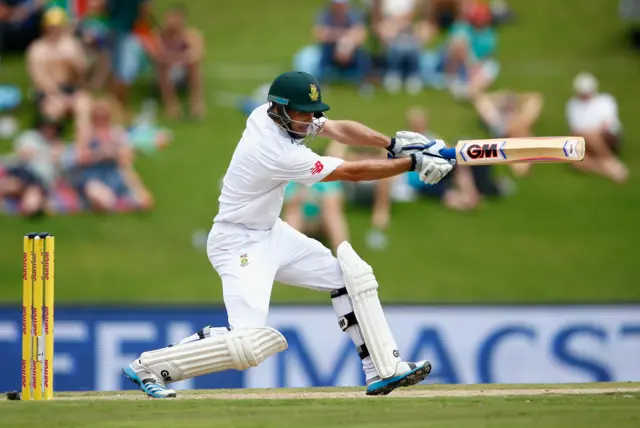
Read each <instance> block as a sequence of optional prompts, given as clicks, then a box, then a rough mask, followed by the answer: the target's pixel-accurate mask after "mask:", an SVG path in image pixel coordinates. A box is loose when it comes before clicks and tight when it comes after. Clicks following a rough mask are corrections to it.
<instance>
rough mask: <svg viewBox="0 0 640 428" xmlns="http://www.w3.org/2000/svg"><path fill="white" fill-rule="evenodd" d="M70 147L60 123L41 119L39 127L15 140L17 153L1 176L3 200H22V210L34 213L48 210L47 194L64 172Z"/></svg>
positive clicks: (28, 213) (0, 184) (15, 151)
mask: <svg viewBox="0 0 640 428" xmlns="http://www.w3.org/2000/svg"><path fill="white" fill-rule="evenodd" d="M65 149H66V146H65V144H64V143H63V142H62V141H61V140H60V138H59V127H58V125H57V124H56V123H54V122H51V121H49V120H47V119H46V118H43V119H41V122H40V123H39V126H38V129H37V130H28V131H24V132H23V133H21V134H20V135H19V136H18V138H16V140H15V143H14V155H13V156H12V157H10V158H9V160H8V161H7V162H5V167H6V173H5V174H4V177H0V200H1V199H2V198H5V197H10V198H14V199H17V200H18V205H19V207H20V210H21V213H22V214H23V215H26V216H31V215H34V214H38V213H43V212H44V211H45V210H46V209H47V196H48V195H49V192H50V191H51V190H52V188H53V186H54V184H55V182H56V180H57V178H58V176H59V175H60V174H61V172H62V155H63V153H64V151H65Z"/></svg>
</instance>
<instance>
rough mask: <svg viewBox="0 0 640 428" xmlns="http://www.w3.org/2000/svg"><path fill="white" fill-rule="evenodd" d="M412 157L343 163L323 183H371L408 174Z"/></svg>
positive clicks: (411, 164)
mask: <svg viewBox="0 0 640 428" xmlns="http://www.w3.org/2000/svg"><path fill="white" fill-rule="evenodd" d="M413 162H414V160H413V159H412V158H411V157H405V158H400V159H368V160H361V161H355V162H343V163H342V164H341V165H340V166H339V167H337V168H336V169H335V170H333V171H332V172H331V174H329V175H327V176H326V177H325V178H324V179H322V181H325V182H328V181H371V180H379V179H382V178H388V177H393V176H395V175H398V174H402V173H403V172H408V171H409V170H410V169H411V168H412V166H413Z"/></svg>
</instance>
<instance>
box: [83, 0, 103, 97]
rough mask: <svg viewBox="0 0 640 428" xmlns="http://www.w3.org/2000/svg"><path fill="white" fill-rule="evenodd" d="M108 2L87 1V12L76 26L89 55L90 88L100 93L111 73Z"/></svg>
mask: <svg viewBox="0 0 640 428" xmlns="http://www.w3.org/2000/svg"><path fill="white" fill-rule="evenodd" d="M106 7H107V0H87V3H86V11H85V13H84V15H83V16H82V17H81V18H80V19H79V21H78V23H77V26H76V35H77V36H78V38H79V39H80V41H81V42H82V45H83V47H84V51H85V53H86V54H87V59H88V63H89V71H88V76H87V84H88V87H89V88H90V89H91V90H93V91H100V90H102V89H103V88H104V86H105V85H106V83H107V79H108V77H109V75H110V73H111V57H110V52H109V49H110V47H111V29H110V27H109V18H108V16H107V9H106Z"/></svg>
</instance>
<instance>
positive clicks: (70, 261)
mask: <svg viewBox="0 0 640 428" xmlns="http://www.w3.org/2000/svg"><path fill="white" fill-rule="evenodd" d="M154 3H155V4H157V5H158V6H157V7H158V9H159V11H162V10H163V8H164V7H166V5H167V4H168V3H169V1H168V0H159V1H157V2H154ZM322 3H323V1H321V0H313V1H311V0H305V1H296V2H292V1H290V0H272V1H269V2H265V1H262V0H244V1H242V2H215V6H214V3H213V2H211V1H210V0H190V1H189V2H188V6H189V9H190V19H191V21H192V22H193V24H195V25H197V26H199V27H200V28H202V29H203V31H204V32H205V35H206V40H207V43H208V55H207V60H206V74H207V76H208V77H207V82H206V83H207V85H206V86H207V93H208V95H209V96H208V100H209V102H210V113H209V115H208V117H207V119H206V120H205V121H202V122H200V123H194V122H176V123H171V122H167V124H168V125H169V126H171V127H172V128H173V129H174V130H175V132H176V140H175V142H174V143H173V144H172V146H170V148H168V149H167V150H166V151H164V152H162V153H160V154H157V155H155V156H153V157H149V158H140V159H139V161H138V164H137V166H138V168H139V170H140V172H141V174H142V176H143V178H144V180H145V181H146V182H147V183H148V185H149V187H150V188H151V189H152V191H153V193H154V194H155V196H156V200H157V207H156V209H155V210H154V211H153V212H152V213H148V214H138V215H126V216H80V217H74V218H62V217H61V218H49V219H45V220H43V221H40V222H37V223H33V222H29V221H25V220H23V219H19V218H1V219H0V236H1V237H2V251H0V272H2V274H1V275H0V301H12V302H15V301H18V300H19V299H20V287H19V281H20V269H21V267H20V266H21V265H20V249H21V242H22V240H21V235H22V234H23V233H26V232H29V231H32V230H46V231H49V232H53V233H55V234H56V236H57V237H58V240H57V245H56V246H57V254H56V260H57V264H56V278H57V284H58V287H57V291H56V293H57V296H56V297H57V301H58V302H60V303H75V302H121V301H127V302H184V303H187V302H196V301H197V302H202V303H213V302H219V301H220V297H221V294H220V289H219V279H218V277H217V275H216V274H215V273H214V271H213V270H212V269H211V267H210V265H209V263H208V261H207V259H206V256H205V254H204V250H203V249H201V248H194V246H193V245H192V243H191V237H192V234H193V233H194V232H195V231H198V230H208V228H209V227H210V224H211V220H212V218H213V216H214V214H215V213H216V210H217V196H218V188H217V182H218V179H219V178H220V177H221V176H222V175H223V173H224V171H225V168H226V165H227V162H228V160H229V157H230V155H231V153H232V150H233V148H234V146H235V144H236V142H237V140H238V138H239V136H240V133H241V131H242V128H243V123H244V120H245V119H244V117H243V116H242V114H241V113H239V112H237V111H235V110H232V109H226V108H221V107H217V106H216V105H215V103H214V95H215V93H216V92H217V91H235V92H244V93H250V92H251V91H252V90H253V89H254V88H256V87H257V86H258V85H261V84H263V83H265V82H267V81H269V80H270V79H271V78H272V75H271V74H272V73H271V72H270V70H275V71H284V70H286V69H288V68H289V67H290V64H291V57H292V54H293V53H294V52H295V51H296V50H297V49H299V48H301V47H302V46H304V45H305V44H307V43H309V42H310V38H311V35H310V25H311V23H312V22H313V14H314V12H315V10H316V9H317V7H318V6H319V5H321V4H322ZM509 4H510V5H511V6H512V7H513V8H514V9H515V12H516V13H517V14H518V16H519V21H518V22H517V23H515V24H510V25H508V26H505V27H503V28H501V30H500V41H499V59H500V61H501V63H502V71H501V75H500V77H499V80H498V82H497V83H496V84H495V86H494V88H512V89H516V90H520V91H530V90H535V91H540V92H541V93H542V94H543V95H544V97H545V108H544V111H543V113H542V116H541V118H540V122H539V124H538V126H537V128H536V132H537V133H538V134H539V135H563V134H566V133H567V132H568V130H567V128H566V125H565V118H564V106H565V102H566V100H567V99H568V97H569V96H570V95H571V81H572V79H573V77H574V75H575V74H576V73H577V72H579V71H582V70H590V71H592V72H594V73H595V74H596V75H597V77H598V78H599V79H600V86H601V88H602V89H603V90H604V91H607V92H610V93H612V94H613V95H615V96H616V97H617V98H618V101H619V109H620V115H621V119H622V121H623V124H624V125H625V142H626V146H625V148H624V156H623V159H624V161H625V162H626V163H627V164H628V166H629V168H630V170H631V179H630V181H629V182H628V183H627V184H626V185H622V186H621V185H615V184H612V183H610V182H607V181H605V180H604V179H600V178H597V177H591V176H583V175H581V174H578V173H575V172H573V171H572V170H570V169H569V168H568V167H566V166H564V165H554V166H552V165H541V166H538V167H535V168H534V170H533V174H532V176H531V177H529V178H527V179H524V180H520V181H519V182H518V188H517V193H516V194H515V195H514V196H513V197H511V198H510V199H506V200H503V201H499V202H488V203H486V204H485V205H484V206H483V207H482V209H480V210H479V211H478V212H476V213H473V214H457V213H452V212H449V211H446V210H444V209H443V208H441V207H440V206H438V205H437V204H435V203H434V202H427V201H424V202H420V203H416V204H411V205H396V206H394V207H393V221H392V226H391V230H390V239H391V243H390V247H389V248H388V250H387V251H386V252H384V253H376V252H372V251H369V250H367V249H366V247H365V245H364V233H365V230H366V228H367V227H368V224H369V213H367V212H363V211H354V210H350V212H349V223H350V226H351V230H352V241H353V245H354V247H355V248H356V249H357V250H358V251H359V252H360V253H361V254H362V256H363V257H364V258H365V259H366V260H367V261H368V262H369V263H371V264H372V266H373V267H374V269H375V271H376V274H377V276H378V279H379V282H380V284H381V290H380V291H381V296H382V298H383V299H384V301H385V302H409V301H410V302H425V303H426V302H431V303H433V302H521V301H526V302H556V301H581V302H582V301H584V302H593V301H603V300H604V301H629V300H636V301H638V300H640V288H639V287H637V279H636V275H637V272H638V269H637V262H636V257H635V254H636V252H637V243H636V242H637V239H636V238H634V236H637V233H634V232H633V231H634V230H637V225H636V222H637V219H638V218H640V178H639V176H638V173H637V171H638V170H639V169H640V148H639V146H638V144H637V142H638V141H640V125H639V124H638V121H637V118H636V116H637V111H638V110H637V106H636V104H637V100H638V99H639V98H640V85H638V84H637V70H638V69H639V66H640V59H639V58H638V55H637V53H633V52H632V51H631V50H630V49H629V48H628V47H627V45H626V42H625V40H624V34H625V27H624V25H623V24H622V23H620V22H619V20H618V15H617V13H618V12H617V4H618V2H617V1H613V0H611V1H602V0H564V1H562V2H557V1H554V0H539V1H535V2H532V1H527V0H512V1H510V2H509ZM230 70H237V71H236V72H233V73H230ZM2 81H3V82H6V81H10V82H16V83H19V84H20V85H21V86H22V87H24V88H26V87H27V80H26V76H25V73H24V65H23V64H22V62H21V59H20V58H8V59H7V61H6V62H5V61H4V58H3V65H2ZM146 83H148V82H146ZM146 83H142V84H141V86H140V87H139V88H138V89H137V94H136V96H137V99H138V100H141V99H142V98H143V97H145V96H146V94H145V93H144V90H145V89H144V88H145V87H146V86H148V85H146ZM325 99H326V101H327V102H329V103H330V104H331V105H332V106H333V107H332V110H331V117H332V118H350V119H354V120H359V121H362V122H363V123H365V124H368V125H370V126H375V127H376V128H378V129H379V130H381V131H383V132H386V133H389V134H392V133H393V132H395V131H396V130H398V129H402V128H403V127H404V126H405V124H404V119H403V118H404V113H405V110H406V108H407V107H408V106H410V105H414V104H422V105H425V106H426V107H427V108H428V109H429V110H430V112H431V121H432V124H433V128H434V130H435V131H436V132H438V133H440V134H442V135H443V136H444V137H445V138H447V139H448V140H449V141H450V142H454V141H455V140H456V139H457V138H461V137H476V138H482V137H484V136H485V135H486V134H485V132H484V131H482V130H481V128H480V127H479V124H478V119H477V118H476V116H475V114H474V113H473V111H472V109H471V108H470V107H469V106H467V105H463V104H457V103H455V102H454V101H452V100H451V98H450V96H449V95H448V94H446V93H444V92H437V91H434V90H428V91H426V92H425V93H424V94H422V95H420V96H419V97H416V98H412V97H409V96H406V95H399V96H394V97H391V96H389V95H387V94H385V93H383V92H382V91H378V92H377V93H376V94H375V96H374V98H373V100H362V99H360V98H358V97H357V95H356V94H355V91H354V90H353V89H350V88H339V87H333V88H330V90H329V91H327V92H326V93H325ZM27 112H28V107H27V106H24V107H23V108H22V110H21V112H20V114H21V117H22V118H23V119H24V118H26V117H27ZM322 144H323V142H320V146H321V145H322ZM9 147H10V142H0V151H7V150H8V149H9ZM499 172H501V173H505V170H500V171H499ZM434 242H437V244H436V245H434ZM426 260H429V261H428V262H427V261H426ZM420 270H422V271H420ZM424 271H428V272H429V273H428V278H429V281H428V282H424V281H423V280H422V279H421V278H423V274H424ZM325 300H326V296H324V295H321V294H317V293H313V292H309V291H304V290H299V289H296V288H292V287H284V286H282V287H276V288H275V289H274V301H278V302H291V301H295V302H315V301H325ZM425 414H426V415H428V412H425Z"/></svg>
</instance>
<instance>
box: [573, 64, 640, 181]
mask: <svg viewBox="0 0 640 428" xmlns="http://www.w3.org/2000/svg"><path fill="white" fill-rule="evenodd" d="M573 89H574V91H575V96H574V97H572V98H571V99H570V100H569V102H568V103H567V106H566V116H567V121H568V123H569V128H570V129H571V132H572V134H573V135H579V136H582V137H584V139H585V142H586V147H587V153H586V155H585V158H584V161H583V162H580V163H577V164H576V167H577V168H579V169H582V170H585V171H590V172H594V173H597V174H600V175H603V176H605V177H607V178H610V179H611V180H613V181H615V182H618V183H622V182H624V181H626V179H627V176H628V170H627V167H626V166H625V165H624V164H623V163H622V162H621V161H620V160H619V159H618V155H619V154H620V142H621V130H622V125H621V123H620V119H619V118H618V105H617V103H616V100H615V98H613V96H611V95H610V94H605V93H598V81H597V80H596V78H595V77H594V76H593V75H592V74H590V73H580V74H578V75H577V76H576V77H575V79H574V81H573Z"/></svg>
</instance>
